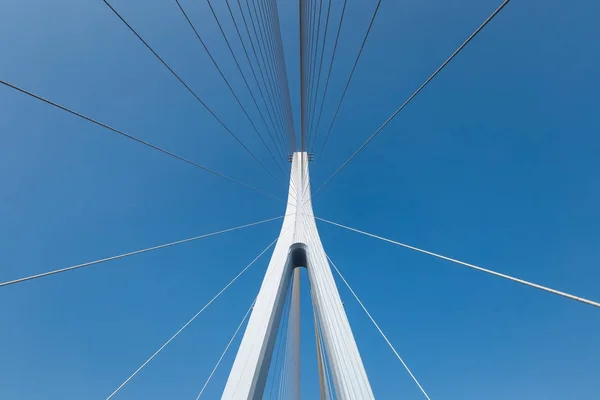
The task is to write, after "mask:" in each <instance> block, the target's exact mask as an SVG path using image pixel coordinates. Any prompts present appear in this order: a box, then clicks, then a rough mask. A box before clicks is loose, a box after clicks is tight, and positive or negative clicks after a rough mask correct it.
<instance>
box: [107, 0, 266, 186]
mask: <svg viewBox="0 0 600 400" xmlns="http://www.w3.org/2000/svg"><path fill="white" fill-rule="evenodd" d="M102 1H103V2H104V4H106V5H107V6H108V8H110V9H111V11H112V12H113V13H114V14H115V15H116V16H117V17H118V18H119V19H120V20H121V22H123V23H124V24H125V26H127V28H129V30H130V31H131V32H132V33H133V34H134V35H135V36H136V37H137V38H138V39H139V40H140V41H141V42H142V43H143V44H144V46H146V48H147V49H148V50H150V52H151V53H152V54H153V55H154V56H155V57H156V58H157V59H158V60H159V61H160V62H161V63H162V64H163V65H164V66H165V67H166V68H167V69H168V70H169V72H171V74H172V75H173V76H174V77H175V78H177V80H178V81H179V82H180V83H181V84H182V85H183V86H184V87H185V88H186V89H187V90H188V92H190V93H191V94H192V96H194V98H195V99H196V100H198V102H199V103H200V104H201V105H202V106H203V107H204V108H205V109H206V111H208V112H209V113H210V115H212V116H213V118H214V119H215V120H216V121H217V122H218V123H219V124H220V125H221V126H222V127H223V128H225V130H226V131H227V132H228V133H229V134H230V135H231V136H232V137H233V138H234V139H235V140H236V141H237V142H238V144H239V145H240V146H242V148H243V149H244V150H246V152H247V153H248V154H250V156H251V157H252V158H253V159H254V161H256V162H257V163H258V164H259V165H260V166H261V167H262V168H263V169H264V170H265V171H267V173H268V174H269V175H271V177H273V178H274V176H273V174H272V173H271V171H269V169H268V168H267V167H266V166H265V165H264V164H263V163H262V162H261V161H260V160H259V159H258V158H257V157H256V155H254V153H253V152H252V151H251V150H250V149H249V148H248V147H247V146H246V145H245V144H244V143H243V142H242V141H241V140H240V138H238V137H237V135H236V134H235V133H233V132H232V131H231V129H229V127H228V126H227V125H225V123H224V122H223V120H221V118H219V117H218V116H217V114H215V113H214V111H213V110H212V109H211V108H210V107H208V105H207V104H206V103H205V102H204V101H203V100H202V99H201V98H200V97H198V95H197V94H196V93H195V92H194V91H193V90H192V88H190V87H189V86H188V84H187V83H185V81H184V80H183V79H182V78H181V77H180V76H179V75H178V74H177V73H176V72H175V71H174V70H173V68H171V67H170V66H169V64H167V62H166V61H165V60H164V59H163V58H162V57H161V56H160V55H158V53H157V52H156V51H154V49H153V48H152V47H151V46H150V45H149V44H148V42H146V41H145V40H144V38H142V37H141V36H140V34H139V33H137V31H136V30H135V29H133V27H132V26H131V25H129V23H128V22H127V21H126V20H125V19H124V18H123V17H122V16H121V14H119V12H118V11H117V10H115V9H114V8H113V6H111V5H110V3H109V2H108V1H107V0H102Z"/></svg>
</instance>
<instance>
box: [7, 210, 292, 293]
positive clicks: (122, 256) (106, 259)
mask: <svg viewBox="0 0 600 400" xmlns="http://www.w3.org/2000/svg"><path fill="white" fill-rule="evenodd" d="M281 218H283V217H275V218H269V219H265V220H262V221H258V222H253V223H251V224H246V225H240V226H236V227H233V228H228V229H223V230H220V231H217V232H211V233H205V234H203V235H200V236H195V237H192V238H188V239H183V240H177V241H175V242H170V243H165V244H161V245H158V246H153V247H148V248H145V249H141V250H136V251H131V252H129V253H124V254H119V255H116V256H112V257H107V258H102V259H100V260H95V261H89V262H86V263H83V264H77V265H72V266H70V267H66V268H61V269H56V270H54V271H48V272H43V273H41V274H36V275H31V276H27V277H24V278H19V279H14V280H12V281H6V282H0V287H3V286H9V285H13V284H15V283H21V282H25V281H30V280H33V279H37V278H43V277H45V276H49V275H56V274H59V273H62V272H67V271H72V270H74V269H78V268H83V267H89V266H92V265H96V264H102V263H104V262H107V261H113V260H118V259H121V258H126V257H129V256H134V255H137V254H142V253H147V252H149V251H153V250H158V249H164V248H165V247H171V246H175V245H177V244H182V243H187V242H192V241H194V240H198V239H204V238H207V237H210V236H216V235H220V234H222V233H226V232H232V231H237V230H239V229H243V228H248V227H251V226H255V225H260V224H264V223H265V222H270V221H275V220H277V219H281Z"/></svg>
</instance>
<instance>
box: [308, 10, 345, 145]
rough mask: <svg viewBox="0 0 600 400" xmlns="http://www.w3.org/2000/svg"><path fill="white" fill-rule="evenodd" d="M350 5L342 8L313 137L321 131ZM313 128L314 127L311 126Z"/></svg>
mask: <svg viewBox="0 0 600 400" xmlns="http://www.w3.org/2000/svg"><path fill="white" fill-rule="evenodd" d="M347 4H348V0H344V5H343V7H342V14H341V16H340V23H339V25H338V29H337V33H336V35H335V42H334V44H333V52H332V54H331V61H330V62H329V69H328V71H327V78H326V79H325V89H324V91H323V96H322V97H321V106H320V108H319V113H318V115H317V122H316V125H315V128H314V134H313V136H315V137H316V136H317V134H318V131H319V126H320V125H321V117H322V115H323V106H324V105H325V99H326V97H327V90H328V89H329V81H330V79H331V71H332V69H333V63H334V61H335V55H336V52H337V46H338V42H339V39H340V33H341V31H342V25H343V23H344V15H346V5H347ZM311 126H312V125H311Z"/></svg>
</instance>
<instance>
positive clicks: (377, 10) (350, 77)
mask: <svg viewBox="0 0 600 400" xmlns="http://www.w3.org/2000/svg"><path fill="white" fill-rule="evenodd" d="M379 6H381V0H379V1H378V2H377V7H375V11H374V12H373V16H372V17H371V22H369V28H368V29H367V33H365V37H364V38H363V41H362V44H361V45H360V50H359V51H358V54H357V55H356V60H354V65H353V66H352V70H351V71H350V76H348V80H347V81H346V85H345V86H344V90H343V92H342V97H341V98H340V101H339V102H338V105H337V108H336V110H335V113H334V114H333V119H332V120H331V124H329V129H327V134H326V135H325V140H323V145H322V146H321V150H319V155H318V158H320V157H321V155H322V154H323V150H324V149H325V145H326V144H327V140H328V139H329V135H330V134H331V130H332V129H333V125H334V124H335V120H336V118H337V116H338V113H339V112H340V108H341V107H342V102H343V101H344V98H345V97H346V92H347V91H348V86H350V81H352V77H353V76H354V71H356V66H357V65H358V61H359V60H360V56H361V55H362V52H363V49H364V48H365V44H366V43H367V39H368V38H369V33H371V28H372V27H373V22H375V18H376V17H377V13H378V12H379Z"/></svg>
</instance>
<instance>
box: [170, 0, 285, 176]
mask: <svg viewBox="0 0 600 400" xmlns="http://www.w3.org/2000/svg"><path fill="white" fill-rule="evenodd" d="M175 3H176V4H177V7H179V10H180V11H181V13H182V14H183V16H184V17H185V20H186V21H187V23H188V25H189V26H190V28H192V30H193V31H194V34H195V35H196V38H197V39H198V41H199V42H200V44H201V45H202V47H203V48H204V50H205V51H206V54H208V57H209V58H210V60H211V61H212V63H213V65H214V66H215V68H216V69H217V71H218V72H219V75H221V78H223V81H224V82H225V84H226V85H227V88H229V91H230V92H231V94H232V95H233V97H234V98H235V101H236V102H237V104H238V105H239V106H240V108H241V110H242V112H243V113H244V115H245V116H246V119H247V120H248V121H249V122H250V125H252V129H254V132H255V133H256V134H257V135H258V138H259V139H260V141H261V142H262V144H263V146H265V148H266V149H267V152H268V153H269V155H270V156H271V159H272V160H273V162H274V163H275V165H277V168H279V170H280V172H283V169H282V168H281V165H280V162H281V160H279V161H280V162H279V163H278V162H277V160H276V159H275V156H274V155H273V152H272V151H271V148H270V147H269V146H267V143H266V142H265V140H264V138H263V136H262V135H261V133H260V132H259V130H258V128H257V126H256V124H255V123H254V121H253V120H252V118H251V117H250V115H249V114H248V110H246V107H244V105H243V104H242V102H241V100H240V98H239V97H238V95H237V93H236V92H235V90H233V87H232V86H231V84H230V83H229V79H227V77H226V76H225V74H224V73H223V70H222V69H221V67H220V66H219V64H218V63H217V60H215V58H214V56H213V54H212V52H211V51H210V50H209V48H208V46H206V43H204V40H202V36H200V33H199V32H198V30H197V29H196V27H195V26H194V24H193V23H192V20H191V19H190V17H189V16H188V14H187V12H185V9H184V8H183V6H182V5H181V3H180V2H179V0H175ZM208 4H209V6H210V9H211V11H212V13H213V16H214V17H215V19H216V20H217V25H218V26H219V29H221V33H222V35H223V37H224V38H225V41H226V42H227V45H229V41H228V40H227V38H226V36H225V33H224V32H223V28H222V27H221V24H220V22H219V20H218V19H217V16H216V14H215V12H214V10H213V7H212V4H211V3H210V1H208ZM229 49H230V50H231V47H229ZM232 54H233V51H232ZM236 63H237V60H236ZM238 68H239V64H238ZM239 71H240V72H241V71H242V70H241V68H240V69H239ZM242 77H243V79H244V82H246V86H247V87H248V91H250V87H249V86H248V83H247V81H246V77H245V76H244V74H243V73H242ZM250 95H251V96H252V99H253V100H254V103H255V104H256V99H255V98H254V95H253V94H252V91H250ZM256 108H257V109H258V111H259V114H260V116H261V118H263V122H264V124H265V127H266V121H265V120H264V117H263V115H262V113H261V112H260V109H259V108H258V104H256Z"/></svg>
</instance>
